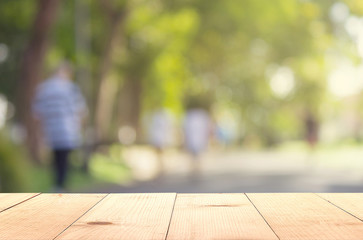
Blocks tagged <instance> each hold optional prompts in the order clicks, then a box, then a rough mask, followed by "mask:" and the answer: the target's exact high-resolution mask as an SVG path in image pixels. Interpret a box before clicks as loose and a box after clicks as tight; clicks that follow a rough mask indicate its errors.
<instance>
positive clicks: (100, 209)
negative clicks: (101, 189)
mask: <svg viewBox="0 0 363 240" xmlns="http://www.w3.org/2000/svg"><path fill="white" fill-rule="evenodd" d="M175 197H176V194H175V193H154V194H110V195H108V196H107V197H106V198H105V199H104V200H103V201H102V202H100V203H99V204H98V205H97V206H96V207H94V208H93V209H91V210H90V211H89V212H87V214H85V215H84V216H83V217H82V218H80V219H79V220H78V221H77V222H76V223H74V224H73V225H72V226H71V227H70V228H68V229H67V230H66V231H65V232H63V233H62V234H61V235H60V236H59V237H58V238H57V239H63V240H64V239H71V240H74V239H97V240H101V239H108V240H112V239H127V240H129V239H165V236H166V233H167V230H168V226H169V222H170V218H171V214H172V211H173V206H174V202H175Z"/></svg>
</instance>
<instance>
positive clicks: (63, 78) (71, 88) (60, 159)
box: [33, 62, 87, 192]
mask: <svg viewBox="0 0 363 240" xmlns="http://www.w3.org/2000/svg"><path fill="white" fill-rule="evenodd" d="M71 78H72V67H71V65H70V64H69V63H67V62H64V63H62V64H60V65H59V67H58V68H57V69H56V71H55V73H54V75H53V76H51V77H50V78H49V79H47V80H45V81H44V82H43V83H41V84H40V85H39V86H38V88H37V90H36V95H35V99H34V102H33V112H34V115H35V117H36V119H38V120H39V121H40V123H41V125H42V127H43V133H44V135H45V139H46V140H47V143H48V145H49V147H50V148H51V149H52V153H53V160H54V162H53V163H54V172H55V191H59V192H62V191H64V188H65V183H66V178H67V173H68V161H69V155H70V153H71V152H72V151H73V150H75V149H76V148H78V147H79V145H80V142H81V125H82V120H83V118H84V117H85V114H86V111H87V108H86V104H85V100H84V98H83V96H82V94H81V91H80V89H79V88H78V86H77V85H75V84H74V83H73V82H72V80H71Z"/></svg>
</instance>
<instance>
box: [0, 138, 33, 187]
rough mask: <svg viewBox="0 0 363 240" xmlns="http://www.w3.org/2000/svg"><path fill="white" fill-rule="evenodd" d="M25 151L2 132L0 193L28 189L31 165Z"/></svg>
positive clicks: (0, 141) (0, 145) (0, 144)
mask: <svg viewBox="0 0 363 240" xmlns="http://www.w3.org/2000/svg"><path fill="white" fill-rule="evenodd" d="M26 159H27V157H26V154H25V151H24V150H23V149H22V147H21V146H18V145H16V144H14V143H12V142H11V141H10V139H8V138H7V137H6V135H5V134H4V133H3V132H0V192H23V191H26V190H27V189H28V172H27V171H28V169H29V163H28V161H26Z"/></svg>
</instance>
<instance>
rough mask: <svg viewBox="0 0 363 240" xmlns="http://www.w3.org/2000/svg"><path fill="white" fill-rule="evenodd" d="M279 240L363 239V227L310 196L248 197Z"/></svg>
mask: <svg viewBox="0 0 363 240" xmlns="http://www.w3.org/2000/svg"><path fill="white" fill-rule="evenodd" d="M247 196H248V197H249V198H250V200H251V201H252V203H253V204H254V205H255V206H256V207H257V209H258V210H259V212H260V213H261V214H262V216H263V217H264V218H265V219H266V220H267V222H268V223H269V225H270V226H271V227H272V229H273V230H274V231H275V233H276V234H277V236H278V237H279V238H280V239H339V240H342V239H350V240H351V239H363V223H362V222H361V221H359V220H358V219H357V218H355V217H353V216H351V215H349V214H348V213H346V212H344V211H342V210H341V209H339V208H337V207H335V206H334V205H332V204H330V203H329V202H327V201H325V200H324V199H322V198H320V197H319V196H317V195H315V194H312V193H311V194H310V193H269V194H267V193H253V194H250V193H248V194H247Z"/></svg>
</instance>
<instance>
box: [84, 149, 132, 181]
mask: <svg viewBox="0 0 363 240" xmlns="http://www.w3.org/2000/svg"><path fill="white" fill-rule="evenodd" d="M89 168H90V173H91V175H92V176H93V177H95V178H96V179H98V180H101V181H104V182H111V183H115V184H125V183H127V182H129V181H130V180H131V177H132V174H131V170H130V168H129V167H128V166H127V165H126V163H125V161H124V159H123V157H122V147H121V146H120V145H118V144H115V145H112V146H110V147H109V148H108V150H107V151H106V153H95V154H93V155H92V157H91V159H90V166H89Z"/></svg>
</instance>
